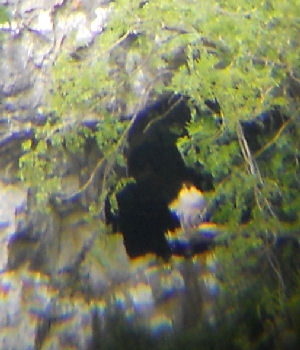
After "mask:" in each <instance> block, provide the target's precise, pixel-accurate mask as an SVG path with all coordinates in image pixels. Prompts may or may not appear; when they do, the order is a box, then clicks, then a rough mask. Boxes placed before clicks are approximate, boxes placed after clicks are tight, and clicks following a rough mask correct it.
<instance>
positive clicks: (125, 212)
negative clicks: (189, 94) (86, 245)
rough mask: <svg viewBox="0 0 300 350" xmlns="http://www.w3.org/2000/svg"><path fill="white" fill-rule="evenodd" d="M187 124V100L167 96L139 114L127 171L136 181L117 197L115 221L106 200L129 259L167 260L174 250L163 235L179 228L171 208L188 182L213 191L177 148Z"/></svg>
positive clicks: (207, 179) (109, 219)
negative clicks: (151, 257)
mask: <svg viewBox="0 0 300 350" xmlns="http://www.w3.org/2000/svg"><path fill="white" fill-rule="evenodd" d="M189 120H190V110H189V107H188V105H187V101H186V100H185V99H184V98H183V97H180V96H174V95H172V96H164V97H162V98H161V99H159V101H158V102H156V103H154V104H153V105H151V106H150V107H147V108H145V110H143V111H141V112H140V113H139V114H138V115H137V117H136V120H135V122H134V124H133V126H132V128H131V130H130V132H129V136H128V143H129V148H128V154H127V169H128V175H129V176H131V177H133V178H134V179H135V182H134V183H130V184H128V185H127V186H125V188H124V189H123V190H121V191H120V192H119V193H118V194H117V203H118V215H117V217H114V216H113V215H112V214H111V213H110V209H109V200H108V199H107V201H106V221H107V222H108V223H114V224H115V225H114V226H115V229H116V230H118V231H120V232H121V233H122V234H123V237H124V244H125V248H126V251H127V254H128V255H129V256H130V257H137V256H141V255H144V254H146V253H155V254H156V255H158V256H160V257H163V258H164V259H168V258H169V257H170V255H171V254H172V251H171V248H170V246H169V244H168V241H167V239H166V237H165V233H166V231H168V230H173V229H174V228H175V227H176V226H179V220H178V219H177V218H176V216H174V215H173V214H172V212H171V211H170V209H169V207H168V206H169V204H170V203H171V202H172V201H173V200H174V199H175V198H176V197H177V195H178V193H179V191H180V189H181V187H182V184H183V183H184V182H187V183H191V184H194V185H195V186H196V187H197V188H199V189H200V190H209V189H212V178H211V176H210V175H209V174H205V173H204V172H200V173H197V172H196V171H195V170H194V169H191V168H188V167H187V166H186V165H185V163H184V161H183V159H182V157H181V154H180V152H179V151H178V149H177V147H176V141H177V139H178V137H181V136H183V135H184V133H185V125H186V123H187V122H188V121H189Z"/></svg>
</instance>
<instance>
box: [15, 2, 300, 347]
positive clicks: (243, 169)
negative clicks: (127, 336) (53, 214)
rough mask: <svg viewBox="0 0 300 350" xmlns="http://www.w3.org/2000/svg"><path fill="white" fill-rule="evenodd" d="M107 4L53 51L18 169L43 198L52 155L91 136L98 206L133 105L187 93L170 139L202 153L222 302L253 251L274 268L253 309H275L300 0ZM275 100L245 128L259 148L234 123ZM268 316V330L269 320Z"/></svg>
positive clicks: (290, 191)
mask: <svg viewBox="0 0 300 350" xmlns="http://www.w3.org/2000/svg"><path fill="white" fill-rule="evenodd" d="M110 6H111V12H110V13H111V15H110V19H109V21H108V23H107V25H106V27H105V29H104V31H103V32H102V33H101V34H100V35H99V36H98V37H97V38H96V39H95V42H94V43H93V45H92V47H90V48H87V49H86V51H84V50H83V51H80V50H78V51H76V52H72V53H68V52H66V51H62V52H61V54H60V56H59V57H58V60H57V62H56V64H55V66H54V68H53V72H52V78H53V81H52V87H51V91H50V92H49V101H50V104H49V110H50V111H51V113H52V114H53V115H54V116H55V117H54V118H53V119H49V121H48V122H47V123H46V125H44V126H42V127H37V128H36V136H35V138H36V140H35V144H34V145H33V143H32V142H31V141H26V142H25V143H24V145H23V147H24V151H25V154H24V155H23V156H22V157H21V159H20V168H21V175H22V177H23V178H24V180H26V181H29V183H31V185H32V186H33V187H35V189H36V191H37V200H38V201H39V202H40V203H42V204H44V205H46V204H47V201H48V198H49V196H50V195H53V194H55V193H59V191H60V190H61V179H62V176H63V174H59V166H58V165H57V164H56V163H55V162H54V160H55V161H56V160H58V161H60V162H63V159H64V157H65V154H66V152H71V153H73V154H76V153H77V152H78V154H79V153H80V152H82V151H83V148H84V145H85V142H86V139H87V138H89V137H93V138H95V139H96V141H97V144H98V147H99V149H100V151H101V152H102V156H103V157H102V158H101V159H100V160H99V161H98V162H97V163H96V164H95V169H94V170H93V171H91V174H90V177H89V178H88V180H87V181H86V183H84V184H83V185H82V187H81V191H85V190H86V189H87V188H88V186H89V185H90V183H91V181H90V180H91V177H92V176H93V175H94V174H95V171H96V170H99V169H100V170H102V172H103V177H102V182H101V186H100V187H101V190H100V197H99V200H98V201H96V202H93V203H90V208H91V210H92V212H93V213H94V212H97V211H99V210H100V209H101V208H102V207H103V198H104V197H105V195H106V193H107V192H108V191H110V190H111V189H113V188H117V189H119V188H120V186H122V184H123V183H124V182H126V181H127V180H126V178H125V177H122V175H120V174H124V172H122V171H120V169H124V167H125V162H124V157H123V152H124V149H125V147H126V136H127V133H128V130H129V128H130V125H132V123H133V122H134V119H135V114H136V112H137V111H138V110H139V109H141V108H143V106H144V105H145V103H146V102H147V101H148V100H149V99H150V98H152V97H153V96H159V95H160V94H162V93H165V92H172V93H176V94H181V95H184V96H188V97H189V101H190V107H191V112H192V120H191V122H190V123H189V124H188V125H187V135H186V136H185V137H183V138H181V139H179V140H178V148H179V150H180V151H181V153H182V155H183V157H184V159H185V161H186V163H187V164H188V165H190V166H195V164H199V163H201V164H203V165H204V166H205V168H206V169H207V170H208V171H209V172H210V173H211V174H212V175H213V178H214V184H215V191H214V192H213V193H211V194H208V195H207V196H208V199H209V200H210V201H211V203H212V205H213V203H214V205H215V210H214V212H213V220H214V221H215V222H217V223H220V224H222V225H224V227H225V228H226V229H225V230H224V231H226V233H224V237H222V239H223V238H224V239H226V240H227V241H229V242H231V243H230V244H229V248H228V249H227V248H222V247H220V248H218V249H217V254H218V259H219V261H220V264H222V266H223V273H224V276H226V282H224V290H230V286H232V288H234V292H235V295H236V296H237V299H234V298H233V297H232V298H233V301H232V302H233V303H234V302H237V300H240V299H239V298H241V297H242V296H243V295H245V286H249V283H251V281H252V282H253V284H252V286H254V285H255V283H257V280H256V279H255V278H254V276H253V273H252V275H251V269H253V268H254V267H255V266H256V268H257V266H258V265H257V264H258V263H259V261H260V260H259V259H260V256H262V255H263V256H265V257H266V259H267V260H268V261H269V264H270V266H271V268H270V269H269V270H268V269H266V271H267V272H268V273H270V274H272V273H273V274H274V276H277V278H278V284H276V283H275V282H274V281H272V282H270V285H271V286H272V288H275V289H276V293H277V296H278V298H277V297H276V298H275V300H276V301H275V302H274V301H272V303H275V304H276V307H275V306H274V304H272V305H273V306H272V305H271V303H270V298H269V297H268V293H270V290H271V289H268V288H266V290H265V292H263V291H262V292H261V294H255V298H258V301H257V300H256V299H255V298H254V299H255V300H254V302H257V303H258V306H257V308H258V309H259V310H260V313H259V314H260V315H262V314H263V313H264V312H263V311H262V309H263V310H265V311H266V310H267V311H266V314H268V315H270V314H272V312H273V313H277V314H278V313H280V312H282V314H283V313H284V312H283V309H284V307H283V300H284V298H285V297H286V296H287V294H286V293H287V291H286V289H285V286H286V282H285V278H284V276H282V274H281V273H280V268H279V267H278V266H277V265H276V264H277V261H276V259H275V258H274V256H273V255H272V253H271V248H270V246H269V244H268V242H270V240H271V241H272V240H275V239H276V236H277V235H289V236H290V235H292V236H293V237H294V238H295V239H296V240H297V241H298V242H299V237H298V236H297V232H298V231H299V220H300V218H299V212H300V199H299V187H300V186H299V178H300V176H299V175H300V174H299V139H300V137H299V89H300V88H299V85H300V81H299V79H300V64H299V62H300V41H299V37H300V20H299V17H297V14H299V13H300V3H299V1H298V0H290V1H282V0H268V1H258V0H253V1H247V0H239V1H235V0H227V1H226V0H217V1H213V2H212V1H209V0H202V1H198V0H182V1H177V0H164V1H160V0H149V1H144V2H138V1H129V0H117V1H114V2H112V3H111V5H110ZM215 99H216V101H218V103H219V105H220V110H213V111H211V110H209V108H208V107H207V103H205V102H207V100H210V101H214V100H215ZM275 107H276V109H277V111H279V112H278V113H279V114H280V116H281V117H282V118H281V121H282V122H281V124H280V126H279V127H278V128H275V127H272V126H271V127H270V130H269V132H268V133H266V134H265V133H262V135H260V136H259V135H255V137H256V136H257V137H258V139H257V142H256V143H257V146H258V147H256V148H255V150H254V149H251V147H249V144H248V141H249V140H247V138H246V137H245V134H244V129H243V127H242V123H243V122H249V123H250V124H251V123H258V124H261V123H263V121H264V119H263V117H261V119H257V117H258V116H263V113H265V112H266V111H271V110H274V108H275ZM129 114H131V115H132V118H131V119H128V118H124V116H126V115H129ZM86 120H95V121H97V123H98V125H97V128H96V130H91V129H88V128H86V127H83V125H84V122H85V121H86ZM117 170H118V171H117ZM37 174H38V177H37ZM117 184H118V185H117ZM116 186H117V187H116ZM236 261H238V262H239V264H240V265H235V262H236ZM245 271H247V273H246V274H245ZM248 274H250V275H251V276H252V279H251V278H250V279H249V278H248V277H249V276H248ZM299 280H300V278H299V277H298V280H297V281H298V282H295V283H296V284H297V285H298V288H299ZM274 286H275V287H274ZM291 293H292V292H291ZM298 299H299V298H298ZM298 301H299V300H298ZM270 308H271V309H272V312H270ZM278 310H280V311H278ZM255 317H258V318H259V316H257V315H256V316H255ZM275 323H276V322H275ZM268 327H269V328H268V330H267V332H269V334H271V333H272V332H273V331H274V329H275V327H276V325H274V324H273V326H272V325H270V324H269V325H268ZM272 327H273V328H272ZM241 334H242V332H241ZM243 336H244V337H246V336H247V335H246V334H244V335H243ZM243 336H242V335H241V338H239V339H238V340H237V342H239V341H241V339H243ZM249 346H250V345H249ZM250 347H251V346H250Z"/></svg>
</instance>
